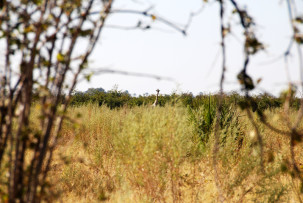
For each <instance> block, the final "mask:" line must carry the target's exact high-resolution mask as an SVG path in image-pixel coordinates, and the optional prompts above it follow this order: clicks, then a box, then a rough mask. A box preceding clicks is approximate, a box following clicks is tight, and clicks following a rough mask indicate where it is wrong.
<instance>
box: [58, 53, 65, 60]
mask: <svg viewBox="0 0 303 203" xmlns="http://www.w3.org/2000/svg"><path fill="white" fill-rule="evenodd" d="M64 58H65V57H64V55H63V54H61V53H58V54H57V60H58V61H59V62H64Z"/></svg>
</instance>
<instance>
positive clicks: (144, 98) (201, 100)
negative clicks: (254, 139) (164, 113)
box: [71, 88, 300, 110]
mask: <svg viewBox="0 0 303 203" xmlns="http://www.w3.org/2000/svg"><path fill="white" fill-rule="evenodd" d="M155 98H156V95H148V94H144V95H139V96H132V95H131V94H129V92H128V91H120V90H117V89H114V90H110V91H105V90H104V89H103V88H90V89H88V90H87V91H85V92H81V91H76V92H74V94H73V95H72V100H71V105H76V106H79V105H85V104H88V103H95V104H99V106H101V105H106V106H108V107H109V108H111V109H114V108H119V107H123V106H128V107H134V106H142V105H151V104H152V103H153V102H154V101H155ZM218 98H219V95H218V94H211V95H210V94H199V95H197V96H194V95H193V94H192V93H182V94H175V93H173V94H171V95H160V96H159V98H158V102H159V106H165V105H166V104H171V105H174V104H177V103H178V104H182V105H184V106H185V107H191V108H198V107H200V106H201V105H203V104H206V103H208V102H209V101H210V99H211V100H212V103H213V102H214V103H217V101H218ZM251 99H252V100H253V101H254V102H253V103H254V104H255V105H257V106H255V108H258V109H261V110H265V109H269V108H278V107H281V106H282V105H283V103H284V100H285V97H283V96H281V97H273V96H270V95H268V94H260V95H258V96H253V97H252V98H251ZM223 102H224V103H225V104H235V105H241V104H242V103H245V97H244V96H242V95H240V94H238V93H236V92H232V93H229V94H225V96H224V101H223ZM291 107H292V108H295V109H298V108H299V107H300V100H299V98H293V99H292V100H291Z"/></svg>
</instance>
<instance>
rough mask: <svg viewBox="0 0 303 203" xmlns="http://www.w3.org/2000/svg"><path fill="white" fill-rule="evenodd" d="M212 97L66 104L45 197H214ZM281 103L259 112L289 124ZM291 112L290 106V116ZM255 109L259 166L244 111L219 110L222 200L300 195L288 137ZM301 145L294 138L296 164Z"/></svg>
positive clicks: (294, 197) (98, 199) (294, 198)
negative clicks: (192, 101) (193, 101)
mask: <svg viewBox="0 0 303 203" xmlns="http://www.w3.org/2000/svg"><path fill="white" fill-rule="evenodd" d="M210 104H211V103H209V104H205V105H202V106H201V107H199V108H196V109H192V108H190V107H184V106H183V105H178V104H175V105H165V106H164V107H155V108H152V107H150V106H140V107H132V108H130V107H121V108H118V109H110V108H109V107H106V106H105V105H103V106H99V105H95V104H86V105H83V106H74V107H71V108H70V109H69V112H68V118H67V119H66V120H65V123H64V125H63V129H62V132H61V136H60V139H59V141H58V143H59V144H58V145H57V147H56V149H55V153H54V158H53V162H52V165H51V170H50V172H49V176H48V183H49V186H48V187H47V191H46V194H45V195H47V196H48V197H47V199H48V200H49V202H102V201H104V202H218V188H217V186H216V184H215V180H214V169H213V163H212V161H213V159H212V156H213V153H212V152H213V145H214V125H215V114H216V108H215V107H214V106H212V105H210ZM282 111H283V110H282V108H276V109H272V110H269V109H268V110H266V111H265V112H264V113H265V114H266V115H267V116H268V118H270V123H271V124H272V125H274V126H278V127H279V128H280V129H285V130H287V127H286V124H285V122H284V120H283V113H282ZM295 114H296V111H295V110H293V112H292V113H291V117H292V116H293V117H294V115H295ZM253 116H254V119H255V121H256V123H257V125H258V127H259V129H260V134H261V136H262V138H263V144H264V152H263V154H264V155H263V159H264V166H265V172H262V171H261V170H260V150H259V145H258V142H257V137H256V133H255V131H254V127H253V126H252V124H251V122H250V121H249V119H248V117H247V115H246V113H245V111H242V110H240V109H239V108H237V107H236V106H233V105H229V106H226V107H224V108H223V111H222V113H221V122H220V129H219V133H220V140H219V152H218V154H217V166H218V171H217V172H218V180H219V184H220V186H221V193H222V194H221V195H222V196H223V197H224V201H225V202H302V200H303V195H302V192H303V191H302V190H303V188H302V186H301V184H300V181H299V180H298V179H296V178H295V176H293V174H292V173H291V172H289V170H287V168H289V164H290V163H289V161H288V160H290V151H289V137H287V136H285V135H281V134H277V133H274V132H272V131H271V130H270V129H268V128H267V127H265V126H263V124H262V123H261V122H259V121H258V119H257V116H256V114H254V115H253ZM37 117H38V111H34V114H32V122H38V119H37ZM300 126H301V129H302V123H301V125H300ZM302 147H303V145H302V143H298V144H297V145H296V146H295V154H296V161H297V162H298V163H299V164H300V165H299V166H300V170H303V167H302V166H303V148H302ZM1 176H2V175H1ZM1 178H2V179H3V178H4V177H3V176H2V177H1Z"/></svg>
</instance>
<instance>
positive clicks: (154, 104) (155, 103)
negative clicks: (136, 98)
mask: <svg viewBox="0 0 303 203" xmlns="http://www.w3.org/2000/svg"><path fill="white" fill-rule="evenodd" d="M156 91H157V95H156V100H155V102H154V103H153V105H152V106H153V107H155V106H157V105H158V96H159V92H160V90H159V89H157V90H156Z"/></svg>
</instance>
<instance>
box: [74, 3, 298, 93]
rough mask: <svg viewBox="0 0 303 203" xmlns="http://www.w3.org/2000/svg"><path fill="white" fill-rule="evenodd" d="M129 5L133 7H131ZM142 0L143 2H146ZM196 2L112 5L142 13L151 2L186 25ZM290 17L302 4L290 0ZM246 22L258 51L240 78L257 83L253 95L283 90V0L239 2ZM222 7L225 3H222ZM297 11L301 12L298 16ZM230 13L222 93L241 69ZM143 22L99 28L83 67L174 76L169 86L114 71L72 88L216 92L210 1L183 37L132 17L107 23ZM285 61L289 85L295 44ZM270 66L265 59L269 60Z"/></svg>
mask: <svg viewBox="0 0 303 203" xmlns="http://www.w3.org/2000/svg"><path fill="white" fill-rule="evenodd" d="M136 2H137V3H136ZM146 2H147V3H146ZM202 2H203V1H202V0H136V1H131V0H116V2H115V4H114V8H119V9H126V8H128V9H137V10H141V11H143V10H144V9H146V8H148V7H149V6H150V5H154V6H155V7H154V10H153V11H154V13H155V15H156V16H157V15H160V16H161V17H164V18H166V19H168V20H171V21H173V22H175V23H176V24H180V25H184V24H186V23H187V21H188V18H189V15H190V13H191V12H195V11H197V10H199V9H200V8H201V6H203V3H202ZM298 3H300V4H298V5H297V8H299V10H298V14H301V15H302V11H303V10H300V8H303V3H302V1H298ZM238 4H239V5H241V6H245V7H246V8H247V9H248V12H249V13H250V14H251V15H252V16H253V17H254V20H255V22H256V24H257V26H256V33H257V36H258V37H259V39H260V40H261V41H262V42H264V44H265V46H266V50H265V51H263V52H260V53H258V54H257V55H255V56H253V57H252V58H251V63H250V64H249V67H248V73H249V74H250V75H251V76H252V77H253V79H254V80H255V81H256V80H257V79H259V78H262V82H261V83H260V84H259V86H258V87H259V90H263V89H264V90H266V91H268V92H270V93H272V94H276V95H277V94H278V93H279V92H280V91H281V90H282V89H284V88H285V87H286V85H287V78H286V71H285V66H284V59H283V57H282V58H280V59H279V60H275V59H276V58H277V57H279V56H281V55H282V54H283V53H284V52H285V50H286V48H287V46H288V44H289V39H290V37H291V33H292V32H291V29H290V25H289V18H288V13H287V8H286V1H285V0H283V1H282V0H239V1H238ZM229 7H230V6H229ZM300 11H301V13H300ZM231 17H232V16H231V14H230V12H229V13H228V14H227V15H226V19H227V20H229V19H231V20H230V22H231V25H232V32H233V35H229V36H228V37H227V39H226V44H227V45H226V46H227V72H226V82H225V85H224V89H225V90H228V91H230V90H236V91H238V90H240V86H239V85H238V82H237V80H236V76H237V74H238V73H239V71H240V70H241V68H242V64H243V58H244V56H243V46H242V44H241V41H242V40H243V37H242V33H243V30H241V28H240V25H239V19H238V17H237V16H233V17H232V18H231ZM138 20H142V22H145V23H150V24H151V25H152V27H154V29H150V30H146V31H143V30H128V31H125V30H121V29H113V28H106V29H104V31H103V33H102V36H101V40H100V41H99V43H98V46H97V47H96V49H95V51H94V52H93V54H92V56H91V58H90V61H91V63H90V67H91V68H101V67H103V68H111V69H117V70H121V71H128V72H137V73H148V74H155V75H159V76H163V77H171V78H174V79H175V81H176V83H175V82H171V81H163V80H155V79H151V78H142V77H134V76H125V75H117V74H102V75H95V76H93V77H92V79H91V81H90V82H89V83H87V82H81V83H80V84H78V86H77V88H76V89H77V90H80V91H85V90H87V89H88V88H99V87H102V88H104V89H106V90H110V89H112V88H113V86H114V85H118V89H120V90H128V91H129V92H130V93H131V94H134V93H136V94H137V95H139V94H144V93H146V92H147V93H149V94H154V93H155V90H156V89H157V88H159V89H160V90H161V91H160V93H162V94H170V93H172V92H173V91H176V90H177V91H178V92H179V93H180V92H192V93H194V94H198V93H199V92H204V93H209V92H215V91H218V90H219V85H218V84H219V80H220V74H221V61H222V60H221V52H220V40H221V39H220V24H219V23H220V21H219V6H218V3H217V2H216V1H214V2H212V3H208V4H207V5H205V7H204V8H203V10H202V12H201V13H200V14H199V15H198V16H196V17H195V18H193V21H192V23H191V25H190V28H189V29H188V35H187V36H183V35H182V34H181V33H179V32H177V31H175V30H173V29H171V28H170V27H168V26H167V25H164V24H162V23H158V22H157V21H156V22H152V20H151V19H149V18H144V17H143V16H138V15H133V14H114V15H112V16H111V17H110V18H109V19H108V21H107V24H108V25H111V26H112V25H120V26H128V25H129V26H134V25H136V23H137V22H138ZM292 54H293V55H292V57H291V58H290V65H289V69H290V73H291V79H292V81H297V82H298V81H299V79H300V70H299V66H298V59H297V57H296V47H295V46H294V48H293V50H292ZM273 60H274V61H275V62H272V61H273Z"/></svg>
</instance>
